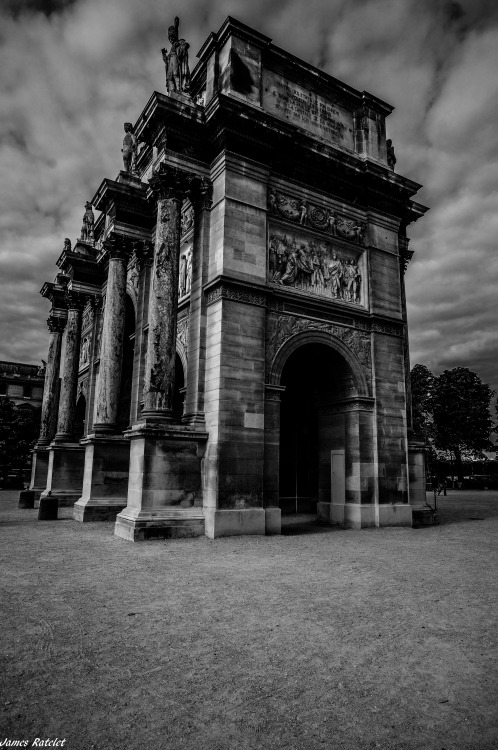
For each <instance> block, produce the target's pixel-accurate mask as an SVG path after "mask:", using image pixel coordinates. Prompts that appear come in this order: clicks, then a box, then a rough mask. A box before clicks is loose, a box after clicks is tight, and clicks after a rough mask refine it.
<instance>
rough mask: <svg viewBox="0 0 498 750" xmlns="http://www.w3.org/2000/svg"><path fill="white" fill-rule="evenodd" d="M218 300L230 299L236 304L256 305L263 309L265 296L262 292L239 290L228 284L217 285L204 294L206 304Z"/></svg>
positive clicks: (211, 303)
mask: <svg viewBox="0 0 498 750" xmlns="http://www.w3.org/2000/svg"><path fill="white" fill-rule="evenodd" d="M220 299H231V300H235V301H236V302H244V303H245V304H247V305H257V306H259V307H265V305H266V295H265V294H264V293H262V292H256V291H251V290H250V289H241V288H240V287H236V286H231V285H228V284H219V285H218V286H217V287H215V288H214V289H209V290H208V292H207V293H206V304H207V305H213V304H214V303H215V302H218V300H220Z"/></svg>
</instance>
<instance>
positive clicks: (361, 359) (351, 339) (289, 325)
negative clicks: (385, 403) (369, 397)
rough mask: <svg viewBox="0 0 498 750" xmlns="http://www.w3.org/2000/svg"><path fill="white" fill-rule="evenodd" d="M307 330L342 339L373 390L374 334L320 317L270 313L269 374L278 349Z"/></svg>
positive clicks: (267, 339) (268, 322) (267, 330)
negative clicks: (372, 341)
mask: <svg viewBox="0 0 498 750" xmlns="http://www.w3.org/2000/svg"><path fill="white" fill-rule="evenodd" d="M306 331H323V332H324V333H328V334H330V335H331V336H334V337H336V338H338V339H340V340H341V341H342V342H343V343H344V344H345V345H346V346H347V347H348V349H349V350H350V351H351V353H352V354H353V355H354V357H355V358H356V360H357V361H358V363H359V365H360V367H361V369H362V370H363V373H364V375H365V378H366V380H367V383H368V386H369V389H371V386H372V352H371V342H370V334H368V333H367V332H364V331H359V330H357V329H355V328H348V327H347V326H341V325H338V324H337V323H321V322H320V321H319V320H309V319H307V318H297V317H295V316H294V315H276V314H274V313H270V314H269V315H268V318H267V322H266V355H265V363H266V367H265V369H266V375H267V377H268V375H269V374H270V372H271V369H272V366H273V362H274V360H275V357H276V355H277V352H278V351H279V349H280V348H281V347H282V345H283V344H285V342H286V341H288V340H289V339H290V338H292V337H293V336H296V335H297V334H298V333H303V332H306Z"/></svg>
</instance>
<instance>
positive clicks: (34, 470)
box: [29, 446, 50, 508]
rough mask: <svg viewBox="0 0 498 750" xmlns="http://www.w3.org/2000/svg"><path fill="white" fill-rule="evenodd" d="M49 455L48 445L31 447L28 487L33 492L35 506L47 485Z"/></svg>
mask: <svg viewBox="0 0 498 750" xmlns="http://www.w3.org/2000/svg"><path fill="white" fill-rule="evenodd" d="M49 457H50V454H49V449H48V446H46V447H45V446H35V448H34V449H33V454H32V459H31V482H30V485H29V489H30V490H32V491H33V492H34V493H35V505H34V507H35V508H37V507H38V503H39V501H40V495H41V494H42V492H44V491H45V489H46V487H47V479H48V464H49Z"/></svg>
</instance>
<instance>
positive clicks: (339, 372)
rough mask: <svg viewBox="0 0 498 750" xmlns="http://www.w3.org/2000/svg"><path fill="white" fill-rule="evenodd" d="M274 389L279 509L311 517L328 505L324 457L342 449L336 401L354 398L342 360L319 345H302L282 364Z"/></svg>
mask: <svg viewBox="0 0 498 750" xmlns="http://www.w3.org/2000/svg"><path fill="white" fill-rule="evenodd" d="M280 384H281V385H282V386H284V387H285V391H284V392H283V394H282V399H281V410H280V456H279V506H280V509H281V510H282V513H283V514H296V513H297V514H302V513H316V509H317V503H318V502H319V501H322V502H323V501H325V502H330V453H331V450H345V448H346V429H345V420H344V415H343V414H341V413H340V408H338V402H340V401H343V400H344V399H345V398H348V397H349V396H352V395H355V394H356V393H357V391H356V385H355V381H354V378H353V376H352V372H351V369H350V367H349V365H348V364H347V363H346V361H345V360H344V358H343V357H342V356H341V355H340V354H339V353H338V352H337V351H335V350H334V349H332V348H331V347H328V346H326V345H324V344H319V343H312V344H304V345H303V346H301V347H300V348H299V349H296V351H294V352H293V353H292V354H291V355H290V356H289V358H288V360H287V361H286V363H285V365H284V368H283V371H282V377H281V381H280Z"/></svg>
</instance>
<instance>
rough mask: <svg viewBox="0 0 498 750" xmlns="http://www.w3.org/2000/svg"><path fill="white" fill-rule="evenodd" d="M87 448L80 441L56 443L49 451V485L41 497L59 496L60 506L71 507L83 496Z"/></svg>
mask: <svg viewBox="0 0 498 750" xmlns="http://www.w3.org/2000/svg"><path fill="white" fill-rule="evenodd" d="M84 464H85V449H84V447H83V446H81V445H80V444H79V443H54V444H52V445H51V447H50V451H49V463H48V476H47V487H46V489H45V490H44V491H43V492H42V494H41V496H40V499H41V498H44V497H48V495H49V493H51V495H52V497H57V498H58V500H59V506H66V507H71V506H73V505H74V503H75V502H76V501H77V500H78V498H80V497H81V492H82V489H83V468H84Z"/></svg>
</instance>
